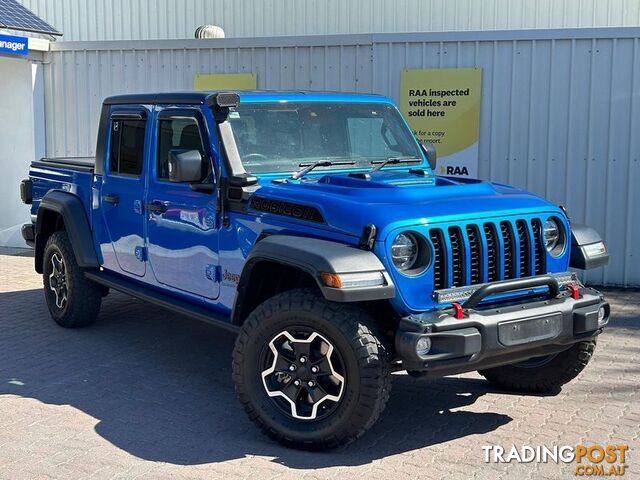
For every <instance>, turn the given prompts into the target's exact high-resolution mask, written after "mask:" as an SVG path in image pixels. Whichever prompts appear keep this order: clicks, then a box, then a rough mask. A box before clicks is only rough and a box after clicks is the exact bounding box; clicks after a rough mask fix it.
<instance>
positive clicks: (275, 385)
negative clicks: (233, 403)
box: [233, 290, 390, 449]
mask: <svg viewBox="0 0 640 480" xmlns="http://www.w3.org/2000/svg"><path fill="white" fill-rule="evenodd" d="M372 328H374V325H373V320H372V319H371V318H370V317H369V315H367V314H366V312H364V311H363V310H362V309H360V308H359V307H357V306H354V305H347V304H336V303H331V302H328V301H326V300H325V299H324V298H322V297H321V296H319V295H318V294H316V293H315V292H314V291H313V290H292V291H289V292H285V293H282V294H279V295H276V296H274V297H272V298H270V299H269V300H267V301H265V302H264V303H263V304H261V305H260V306H259V307H258V308H257V309H256V310H255V311H254V312H252V313H251V315H249V317H248V318H247V320H246V321H245V323H244V325H243V328H242V331H241V333H240V335H239V336H238V339H237V341H236V345H235V349H234V355H233V377H234V381H235V384H236V390H237V393H238V396H239V399H240V401H241V403H242V404H243V406H244V408H245V410H246V411H247V413H248V415H249V418H250V419H251V420H253V421H254V422H255V423H256V424H257V425H258V427H260V428H261V429H262V430H263V431H264V432H265V433H266V434H267V435H269V436H271V437H272V438H274V439H276V440H278V441H279V442H282V443H284V444H286V445H289V446H293V447H297V448H312V449H326V448H332V447H336V446H338V445H342V444H346V443H349V442H351V441H353V440H354V439H356V438H357V437H358V436H360V435H362V434H363V433H364V432H365V431H366V430H367V429H368V428H369V427H370V426H371V425H373V423H374V422H375V421H376V420H377V418H378V416H379V415H380V413H381V412H382V410H383V409H384V407H385V404H386V402H387V399H388V397H389V390H390V378H389V363H388V359H387V353H386V350H385V348H384V346H383V344H382V342H381V341H380V339H379V337H377V336H376V335H375V334H374V333H373V331H372Z"/></svg>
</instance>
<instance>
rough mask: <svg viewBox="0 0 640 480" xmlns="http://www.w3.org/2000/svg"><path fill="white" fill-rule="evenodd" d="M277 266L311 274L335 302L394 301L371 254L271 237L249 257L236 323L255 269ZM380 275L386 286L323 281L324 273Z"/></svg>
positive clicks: (381, 267) (324, 243)
mask: <svg viewBox="0 0 640 480" xmlns="http://www.w3.org/2000/svg"><path fill="white" fill-rule="evenodd" d="M264 261H267V262H275V263H279V264H282V265H286V266H289V267H293V268H297V269H299V270H301V271H303V272H306V273H308V274H309V275H310V276H311V277H312V278H313V279H314V280H315V281H316V284H317V285H318V288H319V289H320V291H321V292H322V295H323V296H324V297H325V298H326V299H327V300H330V301H333V302H363V301H371V300H388V299H391V298H393V297H395V285H394V284H393V281H392V280H391V277H390V276H389V274H388V273H387V271H386V269H385V267H384V265H383V264H382V262H381V261H380V259H379V258H378V257H377V256H376V255H375V254H374V253H373V252H371V251H368V250H361V249H359V248H357V247H353V246H349V245H345V244H342V243H337V242H332V241H329V240H320V239H317V238H308V237H297V236H292V235H270V236H267V237H264V238H263V239H262V240H259V241H258V242H257V243H256V244H255V245H254V246H253V249H252V250H251V252H250V253H249V255H248V256H247V259H246V262H245V265H244V268H243V270H242V273H241V275H240V281H239V282H238V287H237V293H236V298H235V302H234V306H233V314H232V318H233V321H234V322H235V321H236V320H237V315H238V314H239V311H240V310H241V309H240V308H239V306H240V305H241V304H242V301H243V299H244V297H245V294H246V292H247V290H248V289H249V288H250V285H249V281H250V278H251V272H252V270H253V268H254V267H255V266H256V265H257V264H258V263H260V262H264ZM374 271H377V272H381V273H382V275H383V276H384V279H385V282H384V285H378V286H369V287H354V288H348V289H341V288H332V287H327V286H326V285H324V283H323V282H322V281H321V279H320V273H321V272H327V273H337V274H341V273H361V272H374Z"/></svg>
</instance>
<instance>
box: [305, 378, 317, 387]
mask: <svg viewBox="0 0 640 480" xmlns="http://www.w3.org/2000/svg"><path fill="white" fill-rule="evenodd" d="M307 385H308V386H310V387H315V386H316V384H315V383H314V382H312V381H311V380H309V381H308V382H307Z"/></svg>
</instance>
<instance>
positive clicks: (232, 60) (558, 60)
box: [45, 28, 640, 286]
mask: <svg viewBox="0 0 640 480" xmlns="http://www.w3.org/2000/svg"><path fill="white" fill-rule="evenodd" d="M639 38H640V28H620V29H577V30H546V31H545V30H535V31H522V32H475V33H474V32H459V33H452V32H450V33H441V34H436V33H431V34H391V35H348V36H332V37H306V38H305V37H281V38H270V39H226V40H222V41H220V40H214V41H197V40H187V41H155V42H110V43H60V44H56V45H54V46H53V49H54V50H53V51H52V52H51V53H50V54H49V55H48V61H49V62H50V63H49V64H47V65H46V70H45V81H46V86H45V88H46V92H47V95H46V98H47V100H46V102H47V103H46V125H47V151H48V154H49V155H57V156H61V155H89V154H93V151H94V142H95V132H96V129H97V121H98V114H99V108H100V102H101V100H102V98H103V97H105V96H107V95H111V94H115V93H122V92H139V91H166V90H176V89H177V90H189V89H191V86H192V82H193V76H194V75H195V74H197V73H225V72H226V73H236V72H255V73H257V78H258V87H259V88H261V89H310V90H340V91H359V92H378V93H383V94H387V95H389V96H391V97H392V98H394V99H395V100H398V97H399V89H400V84H399V82H400V71H401V69H403V68H438V67H475V66H477V67H480V68H482V71H483V85H482V107H481V133H480V170H479V171H480V176H481V177H482V178H487V179H491V180H493V181H498V182H505V183H510V184H514V185H517V186H520V187H524V188H527V189H529V190H531V191H534V192H537V193H539V194H540V195H542V196H545V197H547V198H549V199H550V200H552V201H554V202H556V203H561V204H564V205H566V206H567V208H568V210H569V213H570V216H571V217H572V219H573V220H574V221H575V222H578V223H587V224H589V225H591V226H593V227H595V228H597V229H598V230H599V231H600V232H602V233H603V235H604V236H605V240H606V242H607V245H608V248H609V250H610V251H611V254H612V258H611V263H610V265H609V266H608V267H607V268H606V269H599V270H596V271H593V272H589V274H588V275H587V276H586V280H587V281H589V282H591V283H594V284H609V285H636V286H637V285H640V262H639V261H638V259H640V242H638V241H637V239H638V238H640V193H638V192H637V191H636V188H637V187H636V186H637V185H640V165H639V163H638V158H639V156H640V135H638V134H637V130H638V127H639V126H640V45H639V44H638V39H639Z"/></svg>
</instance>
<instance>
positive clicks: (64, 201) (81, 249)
mask: <svg viewBox="0 0 640 480" xmlns="http://www.w3.org/2000/svg"><path fill="white" fill-rule="evenodd" d="M51 212H53V213H55V214H57V215H60V216H61V217H62V220H63V221H64V226H65V230H66V232H67V235H68V236H69V241H70V242H71V246H72V247H73V253H74V255H75V257H76V262H78V265H79V266H80V267H82V268H98V267H99V266H100V264H99V262H98V256H97V255H96V250H95V247H94V245H93V237H92V235H91V227H90V226H89V220H88V219H87V215H86V213H85V210H84V207H83V205H82V202H81V200H80V199H79V198H78V197H77V196H75V195H74V194H72V193H68V192H62V191H60V190H51V191H49V192H47V194H46V195H45V196H44V197H42V200H41V201H40V205H39V206H38V216H37V220H36V227H35V250H36V251H35V267H36V271H37V272H38V273H42V261H43V257H44V246H45V244H46V242H47V238H48V237H49V235H50V234H51V233H52V232H51V231H49V230H45V231H43V228H44V225H45V221H44V219H45V217H46V216H47V215H50V214H51Z"/></svg>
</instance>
